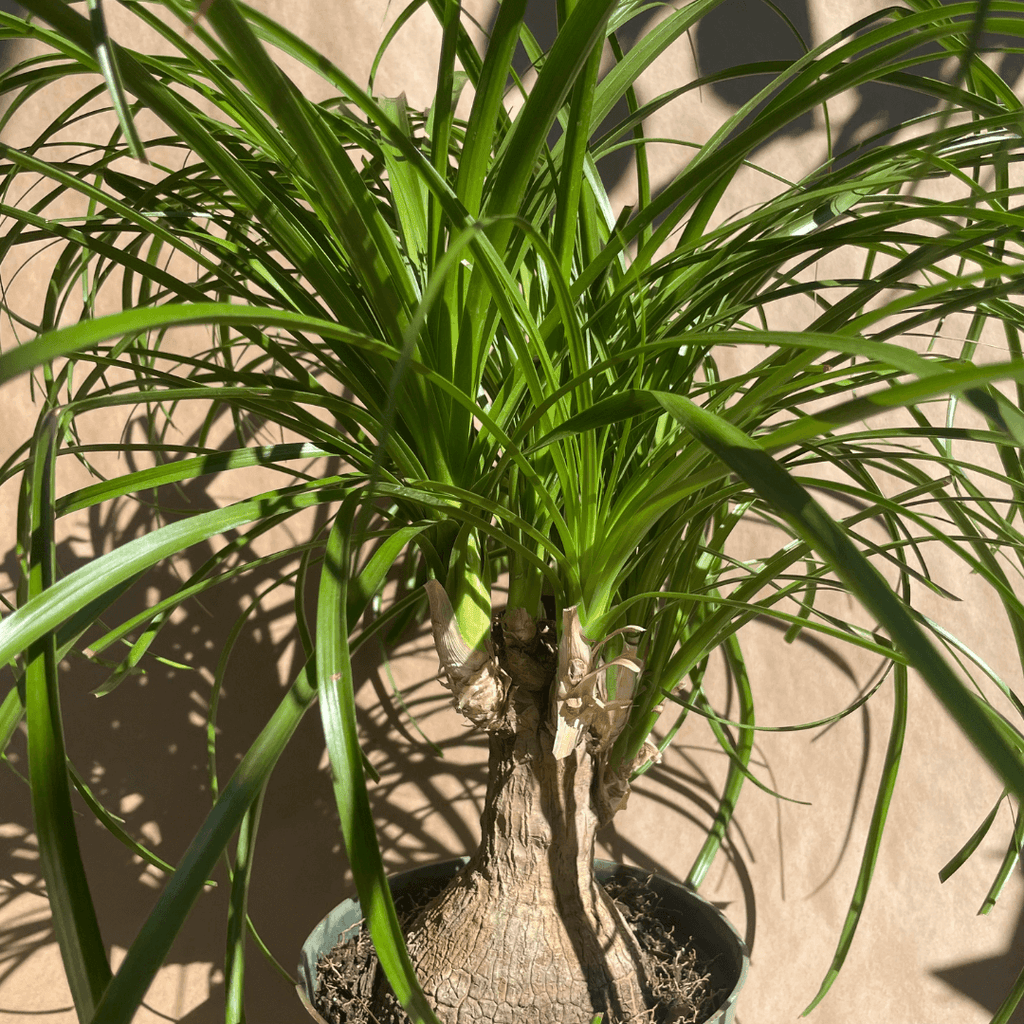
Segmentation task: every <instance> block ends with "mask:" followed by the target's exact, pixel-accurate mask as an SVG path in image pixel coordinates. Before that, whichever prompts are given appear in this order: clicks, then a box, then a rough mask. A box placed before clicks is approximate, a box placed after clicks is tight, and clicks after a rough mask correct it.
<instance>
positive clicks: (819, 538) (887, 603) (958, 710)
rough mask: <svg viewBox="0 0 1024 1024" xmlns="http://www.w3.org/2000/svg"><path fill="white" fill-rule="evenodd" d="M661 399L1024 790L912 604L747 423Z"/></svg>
mask: <svg viewBox="0 0 1024 1024" xmlns="http://www.w3.org/2000/svg"><path fill="white" fill-rule="evenodd" d="M660 404H661V405H662V407H663V408H664V409H665V411H666V412H668V413H670V414H671V415H672V416H674V417H675V418H676V419H677V420H679V422H680V423H681V424H682V425H683V426H685V427H686V428H687V430H689V431H691V432H692V433H693V434H694V436H695V437H696V438H697V440H699V441H700V442H701V444H703V445H704V446H705V447H707V448H708V450H709V451H711V452H712V453H714V455H716V456H717V457H718V458H719V459H721V460H722V462H723V463H725V465H727V466H728V467H729V468H730V469H731V470H732V471H733V472H734V473H736V474H738V475H739V476H740V477H742V479H744V480H745V481H746V482H747V483H748V484H749V485H750V486H751V487H752V488H753V489H754V490H755V491H756V492H757V493H758V494H759V495H760V496H761V497H762V498H763V499H764V500H765V501H766V502H768V503H769V504H770V505H771V506H773V507H774V508H776V509H778V511H779V512H780V513H781V514H782V515H783V516H784V517H785V518H786V519H787V520H788V521H789V522H790V523H791V524H792V526H793V527H794V529H795V530H796V531H797V533H798V534H799V535H800V536H802V537H803V538H804V539H805V540H806V541H807V543H808V544H810V545H811V547H812V548H814V549H815V550H816V551H817V552H818V553H819V554H820V555H821V556H822V557H823V558H824V559H825V560H826V561H827V562H828V564H829V565H830V566H831V568H832V570H833V571H834V572H835V573H836V575H837V576H838V577H839V578H840V579H841V580H842V581H843V582H844V583H845V584H846V586H847V587H849V589H850V591H851V593H853V594H855V595H856V596H857V597H858V598H859V600H860V601H861V603H862V604H863V605H864V606H865V607H866V608H867V609H868V611H870V612H871V614H872V615H874V616H875V618H876V620H877V621H878V622H883V623H885V628H886V630H887V631H888V633H889V635H890V636H891V637H892V639H893V642H894V643H895V644H896V645H897V646H898V647H899V648H900V649H901V650H902V651H903V653H904V654H905V655H906V657H907V659H908V661H909V663H910V664H911V665H913V667H914V668H915V669H917V671H918V672H920V673H921V675H922V676H923V678H924V680H925V682H927V683H928V685H929V687H930V688H931V690H932V692H933V693H934V694H935V695H936V696H937V697H938V698H939V700H940V701H941V702H942V704H943V705H944V706H945V707H946V710H947V711H948V712H949V713H950V715H951V716H952V718H953V720H954V721H955V722H956V723H957V725H958V726H960V728H961V729H963V731H964V732H965V733H966V734H967V737H968V738H969V739H970V741H971V742H972V743H973V744H974V745H975V747H977V749H978V751H979V752H980V753H981V754H982V756H983V757H984V758H985V759H986V760H987V761H988V762H989V764H991V765H992V767H993V768H994V769H995V770H996V772H997V773H998V774H999V775H1000V777H1001V778H1002V779H1003V780H1004V782H1005V783H1006V785H1007V786H1008V787H1009V788H1010V789H1011V790H1012V791H1013V792H1014V793H1016V794H1017V795H1018V796H1019V797H1024V761H1022V759H1021V756H1020V752H1019V751H1018V750H1017V749H1016V748H1015V747H1014V745H1013V744H1012V743H1010V742H1009V740H1008V739H1007V738H1006V736H1005V735H1004V733H1003V732H1001V731H1000V730H999V729H997V728H996V727H995V725H994V724H993V722H992V720H991V718H990V716H989V715H988V714H987V713H986V710H985V709H984V708H983V707H982V706H981V703H980V702H979V699H978V698H977V697H976V696H975V695H974V694H973V693H972V692H971V691H970V690H969V689H968V688H967V687H966V686H965V685H964V684H963V683H962V682H961V681H960V680H959V679H957V677H956V675H955V674H954V673H953V671H952V670H951V669H950V668H949V666H948V665H947V664H946V662H945V660H944V659H943V657H942V655H941V654H940V653H939V652H938V650H937V649H936V648H935V646H934V645H933V644H932V643H931V641H930V640H929V639H928V638H927V636H926V635H925V634H924V632H923V631H922V629H921V627H920V626H919V625H918V624H917V622H916V621H915V620H914V618H913V616H912V615H911V614H910V612H909V611H908V610H907V608H906V606H905V605H904V604H903V603H902V602H901V601H900V600H899V599H898V598H897V597H896V595H895V594H893V592H892V591H891V590H890V588H889V586H888V584H887V583H886V582H885V580H884V579H883V578H882V576H881V575H880V574H879V573H878V571H877V570H876V569H875V568H874V567H873V566H872V565H871V564H870V563H869V562H868V561H867V559H866V558H865V557H864V556H863V555H862V554H861V553H860V552H859V551H858V550H857V548H856V547H855V546H854V545H853V543H852V542H851V541H850V539H849V537H847V535H846V534H845V533H844V532H843V531H842V529H841V528H840V527H839V526H838V525H837V524H836V523H835V521H834V520H833V519H832V518H831V517H830V516H829V515H828V513H827V512H825V510H824V509H823V508H822V507H821V505H819V504H818V503H817V502H816V501H815V500H814V499H813V498H812V497H811V496H810V494H808V493H807V491H806V490H804V488H802V487H801V486H800V485H799V484H797V483H796V481H794V480H793V478H792V477H791V476H790V475H789V473H787V472H786V471H785V470H784V469H783V468H782V467H781V466H780V465H778V463H776V462H775V461H774V460H773V459H772V458H771V456H770V455H768V454H767V453H766V452H765V451H764V450H763V449H761V448H760V447H759V446H758V445H757V444H756V443H755V442H754V441H752V440H751V439H750V438H749V437H747V435H746V434H744V433H743V432H742V431H741V430H739V429H737V428H736V427H734V426H732V425H731V424H729V423H727V422H726V421H725V420H722V419H721V418H719V417H717V416H715V415H714V414H712V413H709V412H707V411H706V410H704V409H701V408H700V407H699V406H697V405H695V404H694V403H693V402H691V401H689V400H688V399H686V398H683V397H681V396H677V395H662V396H661V397H660Z"/></svg>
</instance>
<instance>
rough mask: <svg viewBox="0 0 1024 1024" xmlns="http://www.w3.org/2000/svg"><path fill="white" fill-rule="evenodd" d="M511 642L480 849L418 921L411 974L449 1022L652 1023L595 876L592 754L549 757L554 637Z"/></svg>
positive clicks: (635, 957)
mask: <svg viewBox="0 0 1024 1024" xmlns="http://www.w3.org/2000/svg"><path fill="white" fill-rule="evenodd" d="M538 625H541V624H538ZM506 634H507V635H506V636H504V637H502V635H501V630H500V627H499V628H498V629H496V631H495V637H494V640H495V644H494V646H495V649H496V653H497V656H498V662H499V664H500V665H501V668H502V670H503V673H507V674H508V678H510V684H511V685H510V691H509V698H508V702H507V704H506V706H505V712H504V716H503V725H502V727H500V728H497V729H493V730H492V731H491V732H490V759H489V780H488V786H487V797H486V803H485V807H484V812H483V815H482V818H481V829H482V838H481V842H480V848H479V849H478V850H477V852H476V854H475V855H474V856H473V858H472V859H471V861H470V863H469V864H468V865H467V867H466V868H465V869H464V870H463V871H462V873H461V874H460V875H459V876H458V877H457V878H456V879H455V880H454V881H453V882H452V883H451V884H450V885H449V886H448V888H447V889H446V890H445V891H444V892H442V893H441V894H440V895H439V896H438V897H437V898H436V899H435V900H434V901H433V902H432V903H431V904H430V905H429V906H428V907H427V908H425V910H424V911H423V912H422V913H421V914H420V916H419V917H418V918H417V919H416V921H415V922H414V924H413V926H412V929H411V932H410V935H409V949H410V953H411V954H412V957H413V962H414V964H415V965H416V970H417V973H418V974H419V977H420V980H421V982H422V984H423V986H424V989H425V991H426V993H427V995H428V997H429V998H430V999H431V1000H432V1001H433V1003H434V1005H435V1007H436V1010H437V1014H438V1016H439V1017H440V1019H441V1020H442V1022H444V1024H482V1022H491V1021H494V1022H508V1024H512V1022H516V1024H590V1022H591V1021H592V1019H593V1017H594V1015H595V1014H597V1013H604V1014H605V1021H606V1022H617V1021H637V1020H639V1019H640V1018H645V1019H649V1018H650V1015H649V1013H648V1011H647V1009H646V1007H647V999H646V989H647V982H646V978H645V976H644V971H643V966H642V964H641V953H640V950H639V947H638V945H637V942H636V939H635V938H634V937H633V935H632V933H631V932H630V930H629V928H628V927H627V926H626V924H625V922H624V921H623V920H622V918H621V917H620V915H619V913H618V912H617V911H616V910H615V908H614V906H613V905H612V903H611V901H610V900H609V899H608V897H607V896H606V895H605V893H604V890H603V889H602V888H601V887H600V885H598V883H597V882H596V880H595V878H594V874H593V856H594V833H595V831H596V828H597V825H598V818H597V814H596V813H595V809H594V799H593V784H594V757H593V754H592V752H591V751H590V750H588V749H587V747H588V744H587V743H586V742H581V743H580V744H579V745H578V746H577V747H576V749H575V750H574V751H573V752H572V753H571V754H569V756H568V757H565V758H563V759H561V760H556V759H555V757H554V756H553V753H552V745H553V741H554V731H553V728H552V726H551V716H550V708H551V701H552V697H551V687H552V684H553V681H554V677H555V664H554V651H553V645H552V644H551V643H550V640H549V639H548V640H545V638H546V637H547V638H550V637H551V636H552V635H553V630H552V629H551V626H550V624H543V625H542V629H541V631H540V632H539V633H538V634H537V635H536V636H534V637H532V638H530V639H529V640H527V641H522V640H517V639H516V638H515V637H514V636H511V635H508V631H506ZM592 745H593V744H590V746H592Z"/></svg>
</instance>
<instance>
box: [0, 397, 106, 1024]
mask: <svg viewBox="0 0 1024 1024" xmlns="http://www.w3.org/2000/svg"><path fill="white" fill-rule="evenodd" d="M56 445H57V428H56V416H55V414H53V413H49V414H46V415H44V416H43V417H42V418H41V420H40V425H39V429H38V431H37V433H36V437H35V442H34V444H33V450H32V455H31V462H30V465H31V470H30V474H29V477H28V479H27V480H26V486H27V489H28V490H27V494H26V495H25V500H26V501H27V503H28V515H27V517H26V520H27V522H26V525H27V528H28V536H27V537H26V545H25V546H26V550H27V553H28V572H29V576H28V587H27V594H28V599H29V603H31V602H32V601H33V600H45V599H46V596H47V592H48V590H49V588H51V587H53V585H54V576H55V573H56V561H55V548H56V542H55V540H54V534H53V524H54V514H53V490H54V464H55V462H56ZM17 614H18V613H17V612H15V613H14V615H17ZM13 617H14V616H13V615H12V616H11V618H13ZM6 660H7V659H6V658H0V662H2V661H6ZM25 719H26V722H27V725H28V766H29V781H30V783H31V787H32V814H33V818H34V821H35V831H36V834H37V835H38V837H39V861H40V865H41V867H42V872H43V878H44V879H45V880H46V888H47V894H48V896H49V901H50V911H51V913H52V915H53V930H54V933H55V934H56V936H57V943H58V945H59V946H60V953H61V959H62V960H63V961H64V970H65V972H66V974H67V979H68V984H69V985H70V987H71V994H72V997H73V998H74V1001H75V1009H76V1010H77V1012H78V1019H79V1020H80V1021H83V1022H84V1021H88V1020H89V1019H90V1018H91V1017H92V1014H93V1011H94V1009H95V1007H96V1004H97V1002H98V1001H99V999H100V997H101V995H102V994H103V990H104V988H105V987H106V985H107V982H108V981H109V980H110V965H109V963H108V962H107V955H106V950H105V949H104V946H103V940H102V938H101V937H100V929H99V923H98V922H97V920H96V912H95V909H94V908H93V901H92V894H91V893H90V891H89V883H88V880H87V879H86V874H85V866H84V865H83V863H82V854H81V850H80V849H79V845H78V834H77V832H76V831H75V820H74V812H73V811H72V808H71V787H70V785H69V783H68V771H67V766H66V754H65V751H64V726H63V720H62V717H61V711H60V692H59V682H58V664H57V642H56V638H55V636H54V634H53V632H52V631H47V632H45V633H42V634H41V635H38V636H36V637H34V638H33V639H32V641H31V643H30V644H29V645H27V650H26V653H25Z"/></svg>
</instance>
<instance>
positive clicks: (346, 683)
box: [316, 500, 439, 1024]
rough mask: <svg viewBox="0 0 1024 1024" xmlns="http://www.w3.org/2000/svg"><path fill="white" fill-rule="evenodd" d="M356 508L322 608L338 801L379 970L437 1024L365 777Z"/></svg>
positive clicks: (324, 682) (422, 1019)
mask: <svg viewBox="0 0 1024 1024" xmlns="http://www.w3.org/2000/svg"><path fill="white" fill-rule="evenodd" d="M358 514H359V506H358V503H357V502H355V501H351V500H346V501H345V502H344V503H343V504H342V508H341V511H340V512H339V513H338V517H337V519H336V520H335V523H334V527H333V528H332V530H331V535H330V539H329V540H328V543H327V554H326V556H325V558H324V567H323V570H322V571H321V576H320V592H319V599H318V604H317V627H316V652H317V654H316V657H317V672H318V689H319V691H320V717H321V721H322V722H323V727H324V736H325V738H326V740H327V750H328V753H329V754H330V758H331V768H332V781H333V784H334V796H335V800H336V802H337V805H338V813H339V815H340V817H341V829H342V833H343V834H344V837H345V846H346V848H347V849H348V856H349V862H350V864H351V866H352V877H353V878H354V880H355V883H356V890H357V892H358V893H359V903H360V907H361V908H362V912H363V915H364V916H365V918H366V921H367V924H368V926H369V929H370V934H371V936H372V937H373V942H374V946H375V947H376V949H377V953H378V956H379V957H380V962H381V966H382V967H383V968H384V971H385V973H386V974H387V977H388V981H390V982H391V987H392V988H393V989H394V992H395V995H396V996H397V997H398V999H399V1001H400V1002H401V1004H402V1006H404V1007H405V1009H406V1012H407V1013H408V1014H409V1016H410V1017H411V1018H412V1020H413V1021H415V1022H416V1024H439V1022H438V1020H437V1018H436V1017H435V1016H434V1012H433V1010H432V1009H431V1007H430V1004H429V1002H428V1001H427V998H426V996H425V995H424V993H423V990H422V989H421V988H420V984H419V981H418V979H417V978H416V972H415V970H414V969H413V966H412V962H411V961H410V959H409V953H408V951H407V949H406V947H405V939H404V937H403V935H402V929H401V926H400V925H399V923H398V915H397V913H396V912H395V906H394V903H393V901H392V899H391V889H390V888H389V886H388V879H387V874H386V873H385V870H384V861H383V859H382V858H381V852H380V846H379V845H378V843H377V838H376V827H375V825H374V820H373V812H372V810H371V809H370V800H369V796H368V794H367V791H366V779H365V776H364V775H363V760H362V752H361V749H360V746H359V732H358V725H357V723H356V711H355V694H354V690H353V686H352V663H351V659H350V655H349V647H348V633H349V617H348V612H347V608H348V603H349V576H350V564H351V559H352V542H353V540H356V541H357V540H358V538H353V537H352V531H353V527H354V525H355V520H356V516H357V515H358Z"/></svg>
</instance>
